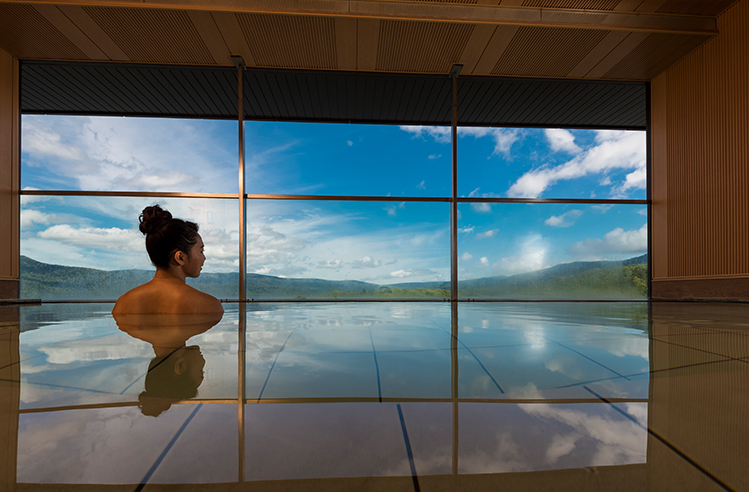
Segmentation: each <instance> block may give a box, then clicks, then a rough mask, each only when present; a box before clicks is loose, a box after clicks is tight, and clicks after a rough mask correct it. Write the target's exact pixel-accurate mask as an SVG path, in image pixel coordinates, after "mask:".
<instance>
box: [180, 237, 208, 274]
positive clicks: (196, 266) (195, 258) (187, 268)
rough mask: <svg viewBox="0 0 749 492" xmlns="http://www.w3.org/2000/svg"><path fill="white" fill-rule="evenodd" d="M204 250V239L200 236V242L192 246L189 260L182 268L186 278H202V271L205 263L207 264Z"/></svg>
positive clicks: (188, 255) (188, 256)
mask: <svg viewBox="0 0 749 492" xmlns="http://www.w3.org/2000/svg"><path fill="white" fill-rule="evenodd" d="M203 248H204V245H203V238H202V237H200V234H198V240H197V241H196V242H195V244H193V245H192V248H190V251H189V253H188V254H187V260H186V261H185V264H184V265H183V266H182V270H183V271H184V272H185V275H186V276H188V277H193V278H196V277H199V276H200V270H201V269H202V268H203V263H205V254H204V253H203Z"/></svg>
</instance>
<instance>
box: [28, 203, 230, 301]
mask: <svg viewBox="0 0 749 492" xmlns="http://www.w3.org/2000/svg"><path fill="white" fill-rule="evenodd" d="M21 198H22V200H21V201H22V204H21V296H22V297H23V298H28V299H39V298H41V299H44V300H53V299H106V300H114V299H116V298H117V297H119V296H120V295H121V294H122V293H124V292H126V291H127V290H129V289H131V288H133V287H135V286H137V285H140V284H142V283H144V282H147V281H148V280H150V279H151V278H152V277H153V272H154V267H153V266H152V265H151V263H150V260H149V259H148V254H147V253H146V249H145V239H144V236H143V235H142V234H141V233H140V232H139V231H138V216H139V214H140V213H141V211H142V210H143V208H144V207H147V206H149V205H153V204H156V203H158V204H159V205H161V206H162V207H164V208H165V209H167V210H169V211H170V212H171V213H172V215H173V216H174V217H177V218H180V219H185V220H191V221H194V222H197V223H198V225H199V227H200V234H201V236H202V237H203V241H204V242H205V254H206V257H207V260H206V262H205V265H204V266H203V273H202V274H201V276H200V277H199V278H197V279H189V280H188V283H189V284H191V285H193V286H195V287H196V288H198V289H200V290H203V291H205V292H208V293H210V294H212V295H214V296H216V297H219V298H232V299H236V298H237V296H238V291H237V278H238V277H237V271H238V270H237V269H238V266H239V233H238V231H239V227H238V224H239V207H238V205H237V200H229V199H224V200H222V199H187V198H171V199H166V198H158V199H154V198H113V197H62V196H55V197H43V196H23V197H21ZM69 267H74V268H69Z"/></svg>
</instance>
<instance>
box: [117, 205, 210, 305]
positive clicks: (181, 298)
mask: <svg viewBox="0 0 749 492" xmlns="http://www.w3.org/2000/svg"><path fill="white" fill-rule="evenodd" d="M140 232H142V233H143V234H145V235H146V251H148V256H149V257H150V258H151V263H153V265H154V266H155V267H156V274H155V275H154V276H153V280H151V281H150V282H147V283H145V284H143V285H141V286H138V287H136V288H134V289H132V290H130V291H128V292H126V293H124V294H123V295H122V296H120V298H119V299H117V303H116V304H115V305H114V309H112V314H126V313H139V314H156V313H164V314H169V313H173V314H179V313H183V314H189V313H223V312H224V308H223V307H222V306H221V303H220V302H219V301H218V299H216V298H215V297H213V296H211V295H208V294H206V293H204V292H200V291H199V290H197V289H194V288H192V287H190V286H189V285H187V283H186V282H185V279H186V278H187V277H193V278H195V277H198V276H199V275H200V270H201V268H203V263H204V262H205V255H204V254H203V239H202V238H201V237H200V234H198V225H197V224H196V223H194V222H186V221H184V220H181V219H174V218H172V214H170V213H169V212H168V211H166V210H164V209H162V208H161V207H159V206H158V205H154V206H153V207H146V208H144V209H143V213H142V214H140Z"/></svg>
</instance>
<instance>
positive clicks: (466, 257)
mask: <svg viewBox="0 0 749 492" xmlns="http://www.w3.org/2000/svg"><path fill="white" fill-rule="evenodd" d="M460 259H461V260H463V261H471V260H472V259H473V255H472V254H471V253H468V252H466V253H463V255H462V256H461V257H460Z"/></svg>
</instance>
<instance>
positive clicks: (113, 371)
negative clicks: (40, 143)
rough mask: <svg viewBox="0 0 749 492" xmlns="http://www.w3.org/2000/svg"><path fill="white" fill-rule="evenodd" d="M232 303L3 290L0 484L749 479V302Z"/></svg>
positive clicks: (730, 483) (748, 483) (619, 484)
mask: <svg viewBox="0 0 749 492" xmlns="http://www.w3.org/2000/svg"><path fill="white" fill-rule="evenodd" d="M226 307H227V313H226V314H225V315H224V318H223V319H222V320H221V321H220V322H219V323H218V324H217V325H216V326H214V327H212V328H210V329H207V330H206V331H202V332H200V331H201V330H200V329H195V326H194V325H192V324H191V321H190V320H188V319H185V320H183V321H181V322H180V323H178V325H179V326H176V324H175V323H172V325H174V326H172V325H170V327H169V328H168V329H167V328H163V327H158V329H156V330H155V331H154V327H153V326H149V327H141V328H138V329H128V330H127V332H126V331H122V330H120V328H119V327H118V326H117V324H116V323H115V321H114V320H113V319H112V317H111V316H110V315H109V310H110V309H111V305H104V304H102V305H96V304H83V305H75V306H69V305H62V306H51V305H43V306H21V307H6V308H3V312H2V313H0V320H1V321H0V443H3V442H4V443H7V444H5V445H3V444H0V490H151V489H153V490H358V489H361V490H388V491H390V490H435V491H438V490H440V491H441V490H575V491H577V490H629V491H632V490H652V491H660V490H695V491H698V490H699V491H702V490H707V491H710V490H737V491H739V490H749V472H747V471H746V468H747V463H749V410H747V409H748V408H749V323H747V320H749V305H741V304H733V305H719V304H675V303H653V304H647V303H466V304H459V305H458V306H457V308H454V307H453V308H451V306H450V305H449V304H447V303H445V304H443V303H344V304H335V303H324V304H309V303H296V304H250V305H248V306H247V307H246V312H244V311H245V310H244V309H243V310H242V311H240V310H239V307H238V306H236V305H227V306H226ZM206 328H207V327H206ZM169 330H171V331H169ZM190 330H192V331H190ZM198 332H200V333H198ZM154 333H156V334H157V335H153V334H154ZM165 333H167V334H169V336H168V337H167V336H166V335H164V334H165ZM180 333H184V334H185V335H184V336H182V341H179V340H180V336H179V334H180ZM187 335H193V336H191V337H190V338H189V339H187V340H186V343H185V344H184V346H182V343H183V341H184V338H185V336H187ZM154 336H156V337H157V338H158V340H157V339H156V338H153V337H154ZM165 337H166V338H165ZM170 337H171V338H170ZM165 339H166V340H167V341H164V340H165ZM175 340H177V341H179V342H178V343H177V342H175ZM149 342H150V343H149ZM169 343H172V344H173V345H174V346H173V347H170V348H169V349H168V350H166V349H165V347H169ZM165 350H166V352H165ZM164 353H172V354H171V355H169V356H168V357H159V355H160V354H164ZM240 392H241V393H243V394H240ZM242 399H244V400H242ZM241 401H244V403H243V404H240V402H241ZM169 484H172V485H169Z"/></svg>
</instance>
